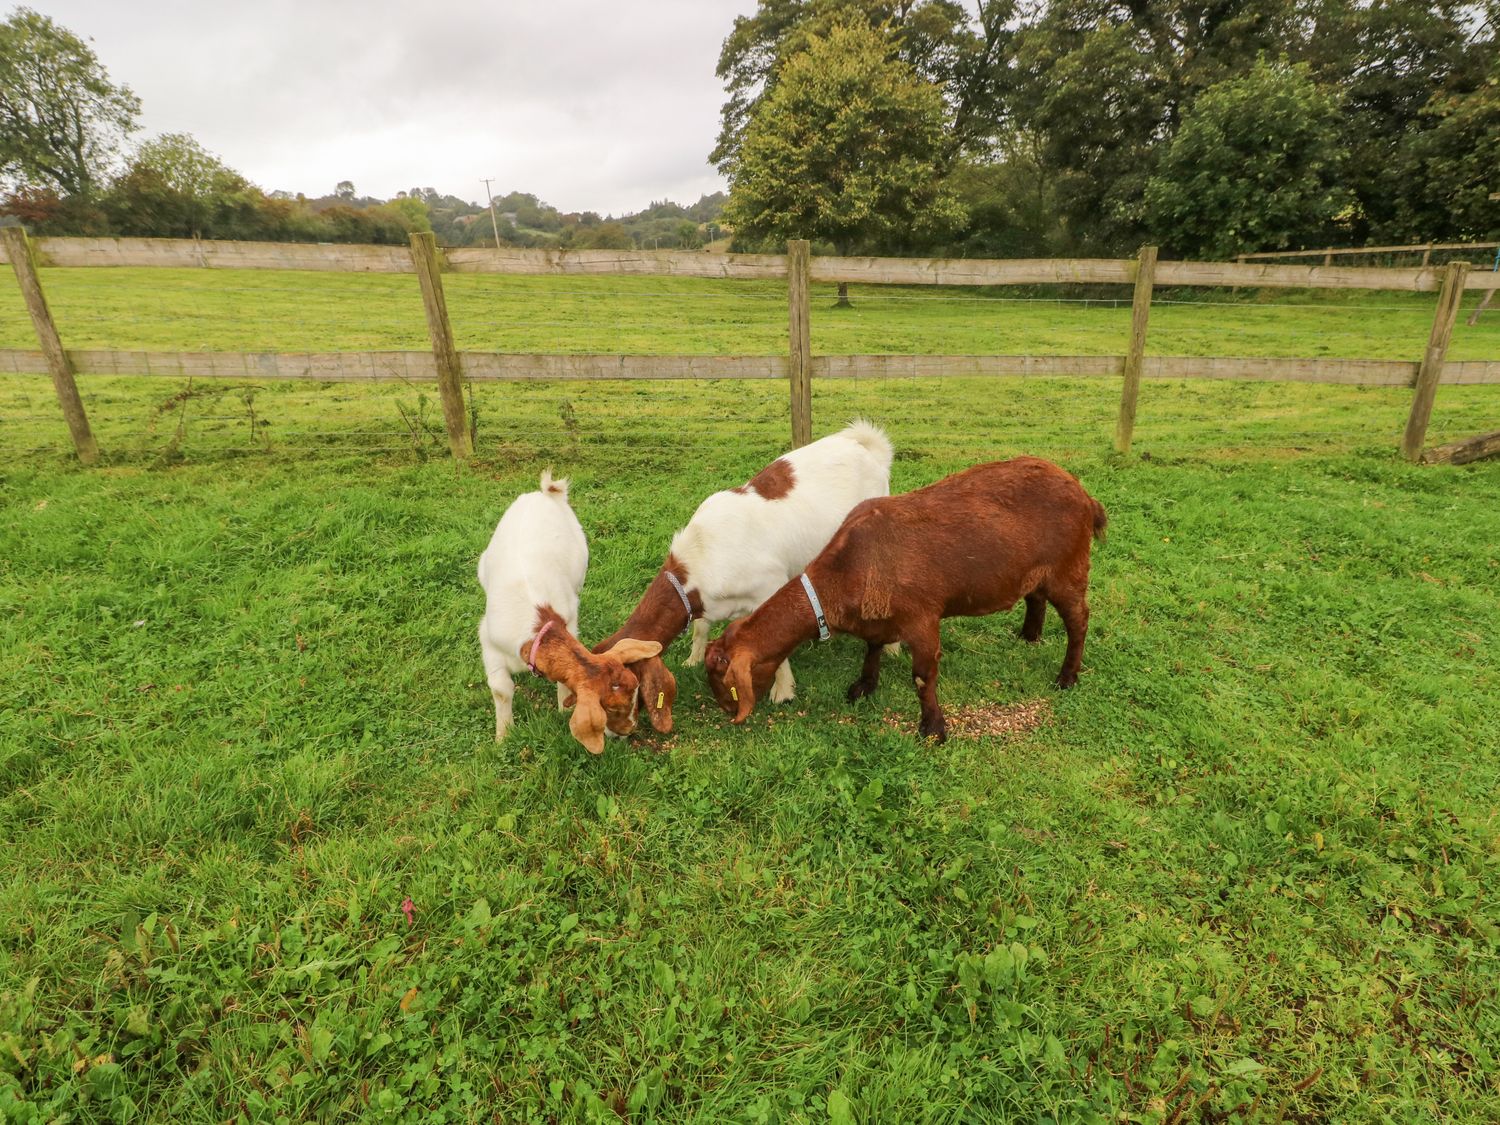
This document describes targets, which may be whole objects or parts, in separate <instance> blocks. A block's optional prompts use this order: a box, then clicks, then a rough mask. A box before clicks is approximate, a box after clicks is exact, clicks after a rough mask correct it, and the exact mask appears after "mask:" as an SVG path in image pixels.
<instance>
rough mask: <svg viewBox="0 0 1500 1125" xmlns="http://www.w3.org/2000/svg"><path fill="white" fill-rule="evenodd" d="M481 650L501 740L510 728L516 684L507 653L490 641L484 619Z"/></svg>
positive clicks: (496, 735) (480, 632)
mask: <svg viewBox="0 0 1500 1125" xmlns="http://www.w3.org/2000/svg"><path fill="white" fill-rule="evenodd" d="M479 651H480V654H481V655H482V656H483V658H484V678H485V682H486V683H488V684H489V686H490V697H491V698H492V699H493V700H494V701H495V741H496V742H499V741H500V740H501V739H503V738H504V737H505V732H506V731H508V730H510V722H511V716H512V709H511V700H512V699H514V698H515V694H516V685H515V681H513V680H512V679H511V678H510V671H509V670H508V669H507V668H506V666H505V654H504V653H503V652H501V651H500V650H499V649H498V648H496V647H495V646H494V645H492V644H491V643H490V639H489V637H488V636H487V635H486V634H485V631H484V622H483V621H481V622H480V623H479Z"/></svg>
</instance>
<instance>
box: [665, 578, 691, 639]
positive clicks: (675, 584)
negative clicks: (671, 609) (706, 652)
mask: <svg viewBox="0 0 1500 1125" xmlns="http://www.w3.org/2000/svg"><path fill="white" fill-rule="evenodd" d="M662 573H663V574H665V575H666V576H667V581H668V582H670V583H671V584H672V589H674V590H676V591H677V596H678V597H679V598H681V599H682V608H683V609H685V610H686V611H687V622H686V623H685V624H684V625H683V626H682V628H681V629H679V630H678V631H677V633H678V636H681V635H682V634H683V633H685V632H687V629H688V626H689V625H691V624H692V623H693V603H692V602H691V601H689V600H688V592H687V590H686V589H684V588H683V585H682V581H681V580H680V579H679V578H678V577H677V575H675V574H673V573H672V572H671V571H670V570H663V571H662Z"/></svg>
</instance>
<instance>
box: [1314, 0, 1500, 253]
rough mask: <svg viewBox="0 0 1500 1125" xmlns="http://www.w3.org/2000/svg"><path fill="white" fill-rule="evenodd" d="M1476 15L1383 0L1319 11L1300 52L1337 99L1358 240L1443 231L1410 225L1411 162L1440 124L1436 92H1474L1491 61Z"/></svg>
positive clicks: (1421, 2) (1420, 0)
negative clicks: (1431, 105) (1434, 109)
mask: <svg viewBox="0 0 1500 1125" xmlns="http://www.w3.org/2000/svg"><path fill="white" fill-rule="evenodd" d="M1475 8H1476V6H1475V5H1474V4H1471V3H1465V2H1461V0H1383V2H1382V3H1378V4H1360V3H1325V4H1324V5H1322V6H1321V8H1320V9H1319V13H1320V14H1319V18H1318V20H1317V22H1316V24H1315V25H1314V26H1313V28H1312V29H1311V31H1310V33H1309V34H1308V37H1307V43H1306V45H1305V46H1304V47H1302V48H1300V49H1301V51H1302V52H1303V54H1302V57H1304V58H1306V59H1307V60H1308V61H1309V62H1310V64H1311V65H1312V67H1313V74H1314V77H1315V78H1316V79H1317V80H1318V82H1319V83H1320V84H1322V85H1324V86H1326V87H1329V88H1332V89H1336V90H1338V91H1339V94H1340V100H1341V103H1342V107H1343V110H1342V117H1343V120H1342V128H1341V133H1342V137H1343V143H1344V146H1345V147H1346V148H1347V149H1348V153H1349V156H1348V159H1347V161H1346V162H1345V165H1344V174H1345V177H1346V179H1347V182H1348V184H1349V186H1350V187H1351V189H1352V190H1353V192H1354V194H1355V196H1356V198H1357V200H1358V206H1357V208H1356V210H1355V212H1354V222H1353V224H1352V227H1353V229H1352V231H1351V235H1352V237H1353V238H1354V239H1355V240H1359V239H1363V238H1371V239H1373V240H1374V241H1377V242H1387V241H1391V240H1397V239H1405V238H1409V237H1418V238H1426V237H1434V236H1436V235H1438V234H1440V233H1441V232H1443V231H1444V230H1445V229H1446V227H1447V225H1446V224H1445V223H1443V222H1442V221H1441V219H1438V226H1437V227H1434V228H1429V233H1427V234H1425V235H1424V234H1422V233H1421V232H1420V231H1417V232H1413V231H1412V230H1411V229H1410V227H1409V221H1410V216H1411V214H1412V209H1411V207H1410V206H1409V205H1408V204H1409V201H1410V200H1411V199H1412V198H1413V195H1414V194H1416V195H1421V194H1425V184H1423V183H1421V182H1419V181H1413V180H1412V179H1410V178H1409V177H1410V176H1411V174H1412V168H1411V163H1410V155H1411V149H1412V146H1413V144H1414V143H1417V142H1418V139H1419V138H1420V137H1421V135H1422V134H1423V133H1425V132H1426V131H1427V130H1428V129H1430V128H1432V127H1433V126H1434V125H1435V124H1436V123H1437V121H1438V120H1440V115H1437V116H1435V115H1432V114H1429V113H1428V112H1426V107H1427V105H1428V102H1429V99H1431V98H1433V97H1434V95H1435V91H1436V93H1437V95H1440V96H1441V95H1447V94H1451V93H1453V92H1454V87H1455V86H1457V87H1461V88H1463V89H1472V88H1473V87H1474V85H1475V84H1477V83H1478V82H1481V81H1482V80H1483V77H1484V72H1485V70H1486V69H1487V65H1488V61H1489V60H1490V59H1492V58H1493V57H1494V55H1495V52H1496V50H1497V47H1496V44H1495V43H1494V41H1493V35H1494V28H1493V26H1492V25H1487V24H1486V23H1485V22H1484V21H1482V20H1479V19H1477V18H1476V16H1477V13H1476V10H1475ZM1486 29H1487V30H1486ZM1432 217H1433V218H1437V216H1432ZM1448 233H1449V234H1451V233H1452V231H1448Z"/></svg>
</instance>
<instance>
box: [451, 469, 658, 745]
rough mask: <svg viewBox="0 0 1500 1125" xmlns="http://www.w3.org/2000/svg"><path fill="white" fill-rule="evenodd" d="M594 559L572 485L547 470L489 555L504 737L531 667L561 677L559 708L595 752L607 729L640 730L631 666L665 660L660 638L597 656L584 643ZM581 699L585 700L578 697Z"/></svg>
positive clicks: (486, 643) (491, 651)
mask: <svg viewBox="0 0 1500 1125" xmlns="http://www.w3.org/2000/svg"><path fill="white" fill-rule="evenodd" d="M588 565H589V545H588V539H587V538H586V537H585V536H584V534H583V528H582V526H580V524H579V523H578V517H577V516H575V515H574V514H573V509H572V508H571V507H569V506H568V482H567V481H566V480H558V481H554V480H553V479H552V470H550V469H548V470H546V471H545V472H543V473H542V477H541V488H540V491H538V492H528V493H525V494H524V495H521V496H518V497H516V499H515V500H514V501H513V502H512V503H511V505H510V507H509V508H507V509H506V510H505V514H504V515H503V516H501V517H500V523H499V524H498V525H497V526H496V528H495V534H494V535H493V536H491V537H490V544H489V546H488V547H486V548H485V550H484V553H483V554H482V555H480V556H479V585H480V586H482V587H483V588H484V594H485V609H484V617H483V618H482V619H481V620H480V622H479V647H480V650H481V652H482V653H483V654H484V670H485V677H486V679H487V680H488V681H489V687H490V694H491V696H493V697H494V700H495V741H496V742H499V741H500V740H501V739H503V738H504V737H505V734H506V731H508V730H509V729H510V725H511V718H512V707H511V701H512V699H513V697H514V695H515V684H514V682H513V681H512V679H511V677H512V676H513V675H515V674H516V673H518V672H520V671H521V670H522V669H524V668H528V667H529V668H530V669H531V670H532V671H533V672H538V673H540V674H541V675H543V676H545V677H546V678H547V679H549V680H553V681H555V682H556V683H557V706H558V709H559V710H563V709H565V708H566V707H568V706H574V711H573V718H572V720H571V721H570V723H569V727H570V728H571V729H572V731H573V735H574V737H575V738H577V739H578V741H579V742H581V743H583V745H584V747H585V748H587V749H588V750H589V752H590V753H593V754H599V753H602V752H603V750H604V734H605V731H606V730H608V731H609V732H610V733H611V734H617V735H626V734H629V733H630V732H631V731H632V730H634V729H635V711H636V695H637V683H636V678H635V674H634V673H633V672H631V671H630V670H629V669H627V668H626V667H625V664H626V663H628V662H630V661H634V660H643V659H646V658H647V657H652V656H655V655H656V654H657V653H659V652H660V651H661V646H660V645H659V644H657V643H655V642H644V641H636V640H629V639H625V640H621V641H620V642H619V643H618V644H616V645H615V646H614V647H613V648H611V649H610V650H609V651H608V652H606V653H603V654H601V655H598V656H595V655H594V654H592V653H590V652H589V651H588V650H587V649H585V648H584V647H583V646H582V645H581V644H579V643H578V640H577V633H578V592H579V591H580V590H581V589H582V588H583V578H584V574H585V573H586V572H587V570H588ZM573 696H576V697H577V698H576V705H575V701H574V699H573V698H572V697H573Z"/></svg>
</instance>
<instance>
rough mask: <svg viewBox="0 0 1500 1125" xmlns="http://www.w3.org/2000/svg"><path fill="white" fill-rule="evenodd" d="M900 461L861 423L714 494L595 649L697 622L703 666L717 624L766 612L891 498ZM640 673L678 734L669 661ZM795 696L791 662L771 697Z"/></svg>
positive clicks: (659, 717)
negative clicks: (866, 513)
mask: <svg viewBox="0 0 1500 1125" xmlns="http://www.w3.org/2000/svg"><path fill="white" fill-rule="evenodd" d="M891 458H892V450H891V442H890V439H889V438H887V437H886V436H885V433H884V431H882V430H881V429H880V428H879V427H878V426H875V425H872V424H871V423H869V422H866V421H862V420H859V421H854V422H851V423H850V424H849V425H848V426H846V427H845V428H844V429H842V430H840V431H839V432H838V433H836V434H830V435H828V436H827V437H825V438H821V439H819V440H818V441H815V442H812V443H811V444H810V445H804V446H803V447H802V448H801V449H794V450H792V451H791V452H790V453H788V454H786V455H784V456H782V457H778V458H777V459H776V460H775V461H772V462H771V463H770V464H769V465H767V466H766V467H765V468H764V469H762V470H761V471H760V472H759V473H757V474H756V475H755V476H754V477H752V478H751V479H750V481H749V482H748V483H746V484H743V485H741V486H739V487H738V488H731V489H727V490H726V491H723V492H716V493H714V494H713V495H712V496H710V497H708V499H706V500H704V501H703V503H701V504H699V505H698V510H697V511H696V512H694V513H693V518H692V519H691V520H689V521H688V525H687V526H686V527H684V528H683V529H682V530H681V531H679V532H678V533H677V534H676V535H675V536H673V538H672V548H671V552H670V553H669V554H668V555H667V559H666V562H664V563H663V564H662V568H661V570H660V571H659V572H658V573H657V575H656V577H655V578H654V579H653V580H652V582H651V585H650V586H648V587H647V588H646V592H645V594H643V595H642V597H641V600H640V603H639V604H638V605H637V606H636V609H635V612H634V613H632V614H631V615H630V619H629V620H628V621H626V623H625V625H624V627H623V628H621V630H620V631H619V632H618V633H616V634H615V635H614V637H612V638H610V639H609V640H607V641H602V642H600V644H599V645H598V646H596V647H601V648H602V647H604V646H605V645H607V644H610V643H611V642H613V641H614V640H616V639H618V638H620V637H625V636H630V637H642V638H650V639H651V640H654V641H658V642H660V643H661V644H662V645H667V644H670V643H671V642H672V640H673V638H675V637H676V636H677V635H678V634H680V633H681V632H682V630H683V629H684V628H686V626H687V623H688V621H690V620H691V621H692V624H693V647H692V651H691V653H690V654H689V656H688V658H687V661H686V663H687V664H688V665H690V666H691V665H694V664H701V663H703V653H704V650H705V649H706V648H707V647H708V630H709V626H710V625H711V624H712V623H713V622H715V621H727V620H729V619H731V618H735V617H741V616H743V615H745V614H747V613H750V612H752V611H753V610H755V609H758V608H759V607H760V604H761V603H762V602H764V601H765V600H766V599H767V598H769V597H770V596H771V595H772V594H774V593H775V592H776V591H777V590H779V589H781V587H782V586H783V585H785V584H786V582H787V581H788V580H789V579H791V578H794V577H795V576H797V575H798V574H800V573H802V571H803V569H804V568H805V567H806V566H807V564H808V563H809V562H811V561H812V560H813V558H814V557H815V556H816V555H817V554H818V552H819V551H821V550H822V549H823V548H824V547H826V546H827V545H828V541H829V540H830V539H831V538H833V533H834V532H835V531H837V530H838V528H839V525H840V524H841V523H843V522H844V517H845V516H847V515H848V514H849V511H850V509H852V508H853V507H854V506H855V505H856V504H858V503H859V502H860V501H862V500H868V499H871V498H872V497H876V496H888V495H890V491H891ZM636 670H637V672H638V673H640V674H641V676H642V677H643V679H642V682H643V683H645V684H647V692H646V695H647V698H646V708H647V710H648V712H649V713H650V715H651V720H652V723H653V724H654V725H655V726H656V728H657V729H658V730H668V729H670V728H671V712H670V700H671V699H672V698H674V697H675V695H676V685H675V682H671V683H670V684H669V683H668V681H671V678H672V677H671V673H670V672H668V671H667V670H666V666H665V665H664V664H662V663H661V661H660V660H648V661H646V662H645V663H644V664H641V665H637V666H636ZM653 676H654V677H656V679H655V680H653ZM653 683H659V684H660V687H656V686H652V685H653ZM795 690H796V682H795V680H794V679H793V677H792V669H791V665H790V664H789V663H787V662H785V661H783V662H782V664H781V666H780V667H779V668H777V670H776V681H775V684H774V686H773V687H772V689H771V698H772V699H773V700H774V701H776V702H778V703H783V702H785V701H786V700H788V699H791V698H792V696H793V694H794V692H795Z"/></svg>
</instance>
